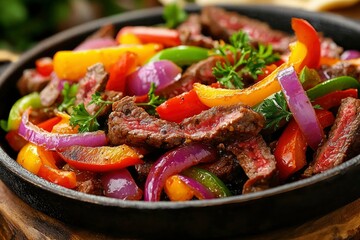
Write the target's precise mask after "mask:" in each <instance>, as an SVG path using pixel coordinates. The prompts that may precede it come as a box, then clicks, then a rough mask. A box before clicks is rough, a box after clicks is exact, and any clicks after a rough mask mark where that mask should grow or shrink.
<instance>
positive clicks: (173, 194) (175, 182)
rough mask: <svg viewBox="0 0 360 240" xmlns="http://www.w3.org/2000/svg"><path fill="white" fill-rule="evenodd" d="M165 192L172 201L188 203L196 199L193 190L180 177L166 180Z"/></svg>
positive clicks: (176, 176)
mask: <svg viewBox="0 0 360 240" xmlns="http://www.w3.org/2000/svg"><path fill="white" fill-rule="evenodd" d="M164 191H165V193H166V195H167V196H168V197H169V199H170V200H171V201H188V200H190V199H192V198H193V197H194V192H193V190H192V189H191V188H190V187H189V186H188V185H187V184H186V183H184V182H183V181H181V179H180V178H179V177H178V175H173V176H171V177H169V178H168V179H166V181H165V186H164Z"/></svg>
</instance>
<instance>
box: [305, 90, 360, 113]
mask: <svg viewBox="0 0 360 240" xmlns="http://www.w3.org/2000/svg"><path fill="white" fill-rule="evenodd" d="M347 97H353V98H358V90H357V89H356V88H349V89H346V90H338V91H334V92H331V93H328V94H326V95H324V96H322V97H319V98H317V99H315V100H314V101H313V102H312V104H313V105H320V106H321V107H322V108H323V109H330V108H332V107H336V106H340V103H341V100H342V99H343V98H347Z"/></svg>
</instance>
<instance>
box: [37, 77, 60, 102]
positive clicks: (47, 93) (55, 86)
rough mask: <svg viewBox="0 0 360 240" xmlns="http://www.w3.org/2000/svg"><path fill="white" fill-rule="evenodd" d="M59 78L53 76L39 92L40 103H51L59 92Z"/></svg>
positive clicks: (57, 96)
mask: <svg viewBox="0 0 360 240" xmlns="http://www.w3.org/2000/svg"><path fill="white" fill-rule="evenodd" d="M59 85H60V79H59V78H57V77H53V78H52V79H51V81H50V82H49V83H48V84H47V85H46V87H45V88H44V89H43V90H41V92H40V99H41V104H42V105H43V106H45V107H49V106H51V105H53V104H54V103H55V102H56V100H57V99H58V98H59V96H60V94H61V90H60V88H59Z"/></svg>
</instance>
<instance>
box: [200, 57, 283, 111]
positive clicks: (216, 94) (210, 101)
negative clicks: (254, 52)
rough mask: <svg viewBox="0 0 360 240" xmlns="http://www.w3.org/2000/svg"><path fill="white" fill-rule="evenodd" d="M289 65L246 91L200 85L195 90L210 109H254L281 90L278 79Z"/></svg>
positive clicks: (281, 66) (275, 71) (281, 67)
mask: <svg viewBox="0 0 360 240" xmlns="http://www.w3.org/2000/svg"><path fill="white" fill-rule="evenodd" d="M288 65H289V64H287V63H283V64H282V65H280V66H279V67H277V68H276V69H275V70H274V71H273V72H272V73H270V74H269V75H268V76H267V77H265V78H264V79H263V80H261V81H259V82H257V83H255V84H254V85H252V86H250V87H248V88H245V89H223V88H213V87H210V86H206V85H203V84H200V83H194V90H195V92H196V93H197V95H198V97H199V99H200V101H201V102H202V103H203V104H205V105H206V106H208V107H214V106H228V105H233V104H237V103H243V104H245V105H248V106H250V107H253V106H255V105H256V104H259V103H260V102H261V101H263V100H264V99H265V98H267V97H269V96H270V95H271V94H273V93H275V92H278V91H280V90H281V86H280V84H279V82H278V81H276V77H277V74H278V72H279V71H280V70H281V69H284V68H286V67H287V66H288Z"/></svg>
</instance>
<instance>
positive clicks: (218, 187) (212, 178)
mask: <svg viewBox="0 0 360 240" xmlns="http://www.w3.org/2000/svg"><path fill="white" fill-rule="evenodd" d="M181 174H183V175H185V176H188V177H191V178H193V179H195V180H196V181H198V182H199V183H201V184H202V185H204V186H205V187H206V188H208V189H209V190H210V191H211V192H212V193H213V194H214V195H215V197H217V198H223V197H229V196H231V195H232V194H231V192H230V190H229V189H228V188H227V187H226V185H225V184H224V183H223V182H222V181H221V180H220V179H219V178H218V177H217V176H216V175H215V174H213V173H211V172H209V171H206V170H204V169H202V168H198V167H191V168H188V169H186V170H184V171H183V172H182V173H181Z"/></svg>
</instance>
